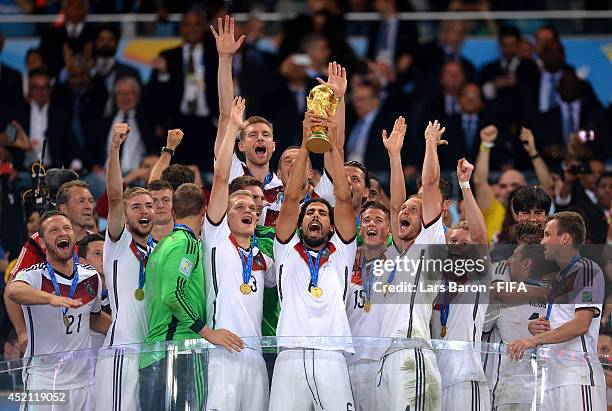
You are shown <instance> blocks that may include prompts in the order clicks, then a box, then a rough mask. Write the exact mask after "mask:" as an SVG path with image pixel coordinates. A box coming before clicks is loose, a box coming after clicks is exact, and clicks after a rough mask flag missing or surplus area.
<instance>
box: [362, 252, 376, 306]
mask: <svg viewBox="0 0 612 411" xmlns="http://www.w3.org/2000/svg"><path fill="white" fill-rule="evenodd" d="M361 284H362V286H363V292H364V293H365V295H366V298H367V300H368V301H370V295H371V293H372V285H373V284H374V275H373V273H370V276H369V277H368V276H367V266H366V259H365V256H364V257H363V260H362V262H361ZM366 284H367V287H366Z"/></svg>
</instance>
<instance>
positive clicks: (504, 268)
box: [491, 260, 510, 283]
mask: <svg viewBox="0 0 612 411" xmlns="http://www.w3.org/2000/svg"><path fill="white" fill-rule="evenodd" d="M497 281H503V282H510V272H509V268H508V263H507V262H506V261H505V260H503V261H498V262H497V263H495V264H493V265H492V266H491V282H492V283H494V282H497Z"/></svg>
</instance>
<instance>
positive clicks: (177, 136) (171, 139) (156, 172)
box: [149, 128, 183, 183]
mask: <svg viewBox="0 0 612 411" xmlns="http://www.w3.org/2000/svg"><path fill="white" fill-rule="evenodd" d="M182 140H183V132H182V131H181V130H180V129H178V128H175V129H173V130H168V137H166V148H167V149H170V150H172V151H176V149H177V148H178V146H179V144H181V141H182ZM170 160H172V155H171V154H170V153H168V152H167V151H164V152H163V153H161V155H160V156H159V158H158V159H157V161H156V162H155V165H154V166H153V168H152V169H151V174H150V175H149V183H150V182H151V181H155V180H159V178H160V177H161V175H162V173H163V172H164V170H165V169H167V168H168V166H169V165H170Z"/></svg>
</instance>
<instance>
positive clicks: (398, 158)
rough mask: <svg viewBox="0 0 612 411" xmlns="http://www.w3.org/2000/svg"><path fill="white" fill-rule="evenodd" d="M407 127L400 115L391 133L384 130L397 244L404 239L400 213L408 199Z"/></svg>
mask: <svg viewBox="0 0 612 411" xmlns="http://www.w3.org/2000/svg"><path fill="white" fill-rule="evenodd" d="M406 127H407V126H406V120H404V117H399V118H398V119H397V120H395V124H394V125H393V131H392V132H391V135H389V136H387V130H383V132H382V140H383V144H384V145H385V148H386V149H387V153H388V154H389V164H390V166H391V200H390V203H391V204H390V208H391V210H390V211H391V233H392V234H393V243H394V244H396V245H401V244H402V240H400V238H399V221H398V215H399V212H400V209H401V208H402V204H404V202H405V201H406V182H405V181H404V170H403V168H402V155H401V151H402V146H403V145H404V136H405V135H406Z"/></svg>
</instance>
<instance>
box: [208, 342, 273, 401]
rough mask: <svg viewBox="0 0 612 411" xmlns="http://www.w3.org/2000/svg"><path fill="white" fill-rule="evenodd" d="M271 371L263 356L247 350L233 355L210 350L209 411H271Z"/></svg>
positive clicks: (223, 350)
mask: <svg viewBox="0 0 612 411" xmlns="http://www.w3.org/2000/svg"><path fill="white" fill-rule="evenodd" d="M268 394H269V387H268V371H267V369H266V363H265V361H264V359H263V357H262V356H261V353H259V352H258V351H254V350H252V349H248V348H245V349H244V350H243V351H241V352H238V353H230V352H229V351H227V350H226V349H224V348H217V349H212V350H210V354H209V356H208V389H207V397H206V408H205V409H206V410H219V411H232V410H236V411H239V410H253V411H265V410H267V409H268Z"/></svg>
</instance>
